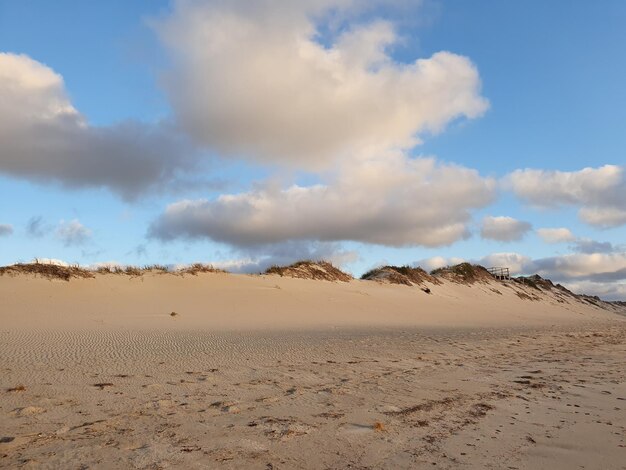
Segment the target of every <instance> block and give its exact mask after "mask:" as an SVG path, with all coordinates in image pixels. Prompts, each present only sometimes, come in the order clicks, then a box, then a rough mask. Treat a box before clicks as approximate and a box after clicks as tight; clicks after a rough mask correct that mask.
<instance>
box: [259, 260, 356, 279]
mask: <svg viewBox="0 0 626 470" xmlns="http://www.w3.org/2000/svg"><path fill="white" fill-rule="evenodd" d="M265 274H278V275H279V276H285V277H297V278H299V279H317V280H324V281H343V282H349V281H351V280H352V276H350V275H349V274H347V273H344V272H343V271H341V270H340V269H337V268H336V267H334V266H333V265H332V264H330V263H328V262H326V261H298V262H297V263H294V264H292V265H291V266H272V267H271V268H269V269H268V270H267V271H265Z"/></svg>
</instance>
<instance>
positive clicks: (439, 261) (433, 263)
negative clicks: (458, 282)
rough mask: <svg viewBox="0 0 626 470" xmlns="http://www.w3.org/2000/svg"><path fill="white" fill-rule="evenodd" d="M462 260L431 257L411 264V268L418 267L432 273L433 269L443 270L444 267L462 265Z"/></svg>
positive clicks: (463, 260)
mask: <svg viewBox="0 0 626 470" xmlns="http://www.w3.org/2000/svg"><path fill="white" fill-rule="evenodd" d="M464 262H465V259H464V258H456V257H451V258H444V257H442V256H433V257H431V258H425V259H421V260H418V261H416V262H414V263H413V266H419V267H420V268H422V269H424V270H425V271H429V272H430V271H432V270H433V269H439V268H445V267H446V266H454V265H456V264H460V263H464Z"/></svg>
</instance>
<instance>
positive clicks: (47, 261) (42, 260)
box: [32, 258, 70, 267]
mask: <svg viewBox="0 0 626 470" xmlns="http://www.w3.org/2000/svg"><path fill="white" fill-rule="evenodd" d="M32 262H33V263H39V264H52V265H55V266H65V267H67V266H69V265H70V263H68V262H67V261H63V260H61V259H55V258H33V261H32Z"/></svg>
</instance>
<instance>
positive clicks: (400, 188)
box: [150, 154, 495, 247]
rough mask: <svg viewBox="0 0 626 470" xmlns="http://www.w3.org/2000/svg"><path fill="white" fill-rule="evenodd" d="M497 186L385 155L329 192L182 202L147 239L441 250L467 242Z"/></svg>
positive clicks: (342, 174) (351, 171)
mask: <svg viewBox="0 0 626 470" xmlns="http://www.w3.org/2000/svg"><path fill="white" fill-rule="evenodd" d="M494 186H495V183H494V181H493V180H491V179H483V178H481V177H480V175H479V174H478V173H477V172H476V171H474V170H469V169H467V168H463V167H459V166H455V165H444V164H437V163H436V162H435V160H434V159H416V160H409V159H407V158H405V157H404V155H402V154H396V155H394V156H392V155H387V156H386V158H384V159H380V160H370V161H368V162H362V163H361V164H360V165H355V166H349V167H346V168H343V169H342V170H341V171H339V173H338V174H337V175H336V177H335V179H333V180H332V181H331V182H330V183H329V184H318V185H313V186H307V187H302V186H295V185H294V186H292V187H290V188H287V189H277V188H274V187H271V186H266V187H263V188H260V189H256V190H254V191H251V192H247V193H240V194H231V195H222V196H220V197H219V198H218V199H217V200H211V201H209V200H195V201H180V202H177V203H174V204H171V205H169V206H168V207H167V208H166V210H165V212H164V213H163V214H162V215H161V216H160V217H159V218H158V219H157V220H156V221H155V222H154V223H153V224H152V227H151V230H150V233H151V235H152V236H154V237H157V238H160V239H163V240H169V239H174V238H178V237H182V238H204V237H206V238H211V239H213V240H216V241H221V242H225V243H229V244H233V245H236V246H250V245H259V244H267V243H276V242H280V241H285V240H323V241H341V240H355V241H362V242H370V243H377V244H382V245H391V246H412V245H423V246H433V247H434V246H442V245H449V244H451V243H454V242H455V241H457V240H459V239H462V238H466V237H467V236H468V228H467V223H468V222H469V219H470V211H471V210H472V209H475V208H480V207H483V206H485V205H487V204H488V203H490V202H491V201H492V200H493V197H494Z"/></svg>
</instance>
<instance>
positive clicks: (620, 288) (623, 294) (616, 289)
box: [564, 281, 626, 301]
mask: <svg viewBox="0 0 626 470" xmlns="http://www.w3.org/2000/svg"><path fill="white" fill-rule="evenodd" d="M564 285H565V287H567V288H568V289H569V290H571V291H572V292H578V293H584V294H587V295H596V296H598V297H600V298H601V299H603V300H622V301H623V300H626V282H611V283H607V282H593V281H574V282H565V283H564Z"/></svg>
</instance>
